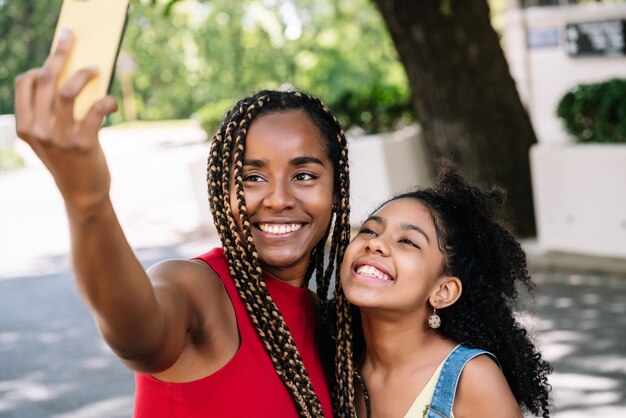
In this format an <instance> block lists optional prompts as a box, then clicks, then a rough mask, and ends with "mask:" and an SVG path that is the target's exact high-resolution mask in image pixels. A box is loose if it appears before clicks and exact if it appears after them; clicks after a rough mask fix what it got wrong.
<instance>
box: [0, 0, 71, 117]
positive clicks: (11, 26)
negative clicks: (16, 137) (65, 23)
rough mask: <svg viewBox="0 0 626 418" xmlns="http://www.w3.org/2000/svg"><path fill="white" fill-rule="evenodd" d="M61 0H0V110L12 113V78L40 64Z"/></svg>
mask: <svg viewBox="0 0 626 418" xmlns="http://www.w3.org/2000/svg"><path fill="white" fill-rule="evenodd" d="M60 8H61V0H45V1H43V0H39V1H30V0H29V1H18V0H0V114H5V113H13V100H14V99H13V80H14V79H15V77H16V76H17V75H18V74H19V73H21V72H23V71H26V70H28V69H30V68H33V67H40V66H41V65H42V64H43V61H44V60H45V59H46V56H47V55H48V52H49V51H50V45H51V44H52V36H53V34H54V27H55V25H56V21H57V18H58V16H59V11H60V10H61V9H60Z"/></svg>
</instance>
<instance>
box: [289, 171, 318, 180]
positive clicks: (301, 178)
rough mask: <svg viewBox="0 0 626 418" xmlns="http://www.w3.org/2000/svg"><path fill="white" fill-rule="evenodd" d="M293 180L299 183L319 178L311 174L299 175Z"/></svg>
mask: <svg viewBox="0 0 626 418" xmlns="http://www.w3.org/2000/svg"><path fill="white" fill-rule="evenodd" d="M293 178H294V180H298V181H306V180H315V179H316V178H317V176H314V175H313V174H311V173H298V174H296V175H295V176H294V177H293Z"/></svg>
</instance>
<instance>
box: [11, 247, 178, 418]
mask: <svg viewBox="0 0 626 418" xmlns="http://www.w3.org/2000/svg"><path fill="white" fill-rule="evenodd" d="M136 253H137V255H138V257H139V259H140V260H141V262H142V264H144V265H145V266H149V265H151V264H153V263H155V262H156V261H160V260H164V259H167V258H188V257H189V254H183V253H181V250H180V247H179V246H168V247H160V248H145V249H139V250H137V251H136ZM38 265H40V266H41V271H40V273H35V274H31V275H24V276H19V277H10V276H6V275H5V276H3V277H0V417H2V418H44V417H45V418H50V417H54V418H104V417H107V418H118V417H130V416H131V415H132V408H133V393H134V378H133V374H132V372H131V371H130V370H128V369H127V368H126V367H125V366H123V365H122V364H121V363H120V362H119V361H118V360H117V358H116V357H115V356H114V354H113V353H112V352H111V350H110V349H109V348H108V347H107V345H106V344H105V343H104V342H103V341H102V339H101V337H100V335H99V334H98V331H97V329H96V326H95V323H94V321H93V319H92V317H91V316H90V314H89V312H88V311H87V308H86V307H85V304H84V303H83V301H82V300H81V299H80V296H79V294H78V291H77V289H76V287H75V285H74V281H73V278H72V277H71V273H70V271H71V268H70V263H69V260H68V257H67V256H57V257H46V259H45V260H41V262H40V263H38Z"/></svg>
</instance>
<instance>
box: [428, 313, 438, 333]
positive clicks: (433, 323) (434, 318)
mask: <svg viewBox="0 0 626 418" xmlns="http://www.w3.org/2000/svg"><path fill="white" fill-rule="evenodd" d="M428 326H430V327H431V328H432V329H437V328H439V327H440V326H441V318H439V315H437V308H433V314H432V315H431V316H430V317H429V318H428Z"/></svg>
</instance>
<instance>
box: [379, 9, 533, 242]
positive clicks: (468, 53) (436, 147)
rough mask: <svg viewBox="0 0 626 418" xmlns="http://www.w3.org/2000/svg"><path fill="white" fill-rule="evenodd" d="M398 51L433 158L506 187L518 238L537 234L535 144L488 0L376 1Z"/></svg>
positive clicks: (481, 179)
mask: <svg viewBox="0 0 626 418" xmlns="http://www.w3.org/2000/svg"><path fill="white" fill-rule="evenodd" d="M374 2H375V3H376V5H377V6H378V8H379V10H380V11H381V13H382V16H383V18H384V19H385V21H386V23H387V27H388V29H389V31H390V33H391V36H392V38H393V40H394V43H395V45H396V49H397V50H398V54H399V56H400V60H401V61H402V63H403V65H404V67H405V69H406V72H407V76H408V79H409V83H410V86H411V91H412V99H411V100H412V106H413V110H414V112H415V116H416V118H417V119H418V120H419V122H420V124H421V126H422V129H423V134H424V138H425V141H426V146H427V148H428V150H429V152H430V154H431V156H432V157H434V158H439V157H449V158H451V159H452V160H454V161H455V162H456V163H457V165H458V166H459V167H460V169H461V171H462V172H463V173H464V174H465V175H467V176H468V177H469V178H471V179H474V180H477V181H478V182H479V183H481V184H483V185H492V184H494V185H498V186H501V187H503V188H505V189H506V191H507V201H508V208H507V210H508V212H509V214H510V215H511V223H512V227H513V229H514V232H515V233H516V234H517V235H518V236H530V235H534V233H535V222H534V211H533V200H532V189H531V183H530V164H529V155H528V151H529V148H530V146H531V145H532V144H533V143H534V142H536V139H535V134H534V132H533V130H532V126H531V124H530V119H529V117H528V114H527V113H526V111H525V109H524V107H523V106H522V103H521V101H520V98H519V95H518V93H517V89H516V87H515V83H514V81H513V79H512V77H511V75H510V73H509V69H508V65H507V62H506V60H505V57H504V53H503V51H502V49H501V47H500V44H499V39H498V36H497V35H496V33H495V31H494V29H493V27H492V26H491V22H490V20H489V6H488V5H487V1H486V0H482V1H469V2H461V1H455V0H440V1H437V0H423V1H422V0H419V1H416V0H374Z"/></svg>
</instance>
